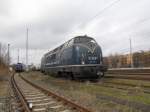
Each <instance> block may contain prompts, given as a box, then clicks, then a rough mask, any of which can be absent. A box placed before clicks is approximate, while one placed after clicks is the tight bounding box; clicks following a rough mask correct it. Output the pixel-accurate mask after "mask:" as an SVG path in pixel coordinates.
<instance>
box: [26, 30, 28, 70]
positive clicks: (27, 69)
mask: <svg viewBox="0 0 150 112" xmlns="http://www.w3.org/2000/svg"><path fill="white" fill-rule="evenodd" d="M26 33H27V34H26V36H27V37H26V67H27V71H28V28H27V32H26Z"/></svg>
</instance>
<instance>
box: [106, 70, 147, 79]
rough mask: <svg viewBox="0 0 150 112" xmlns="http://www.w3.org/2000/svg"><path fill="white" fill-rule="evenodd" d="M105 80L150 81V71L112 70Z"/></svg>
mask: <svg viewBox="0 0 150 112" xmlns="http://www.w3.org/2000/svg"><path fill="white" fill-rule="evenodd" d="M105 78H118V79H132V80H145V81H149V80H150V69H111V70H108V72H107V75H105Z"/></svg>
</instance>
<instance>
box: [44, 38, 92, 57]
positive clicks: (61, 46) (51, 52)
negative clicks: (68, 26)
mask: <svg viewBox="0 0 150 112" xmlns="http://www.w3.org/2000/svg"><path fill="white" fill-rule="evenodd" d="M79 38H88V39H91V40H94V39H93V38H92V37H89V36H87V35H83V36H76V37H73V38H72V39H70V40H68V41H67V42H65V43H64V44H62V45H60V46H59V47H57V48H55V49H53V50H51V51H49V52H48V53H46V54H45V55H44V56H47V55H49V54H53V53H55V52H56V51H58V50H59V49H62V48H63V47H64V46H65V44H68V43H69V42H70V41H71V40H73V43H74V42H75V40H76V39H79Z"/></svg>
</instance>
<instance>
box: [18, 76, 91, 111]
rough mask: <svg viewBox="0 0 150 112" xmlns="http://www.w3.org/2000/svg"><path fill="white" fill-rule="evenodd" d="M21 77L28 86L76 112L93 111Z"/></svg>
mask: <svg viewBox="0 0 150 112" xmlns="http://www.w3.org/2000/svg"><path fill="white" fill-rule="evenodd" d="M19 76H20V77H21V78H22V79H23V80H24V81H25V82H27V83H28V84H30V85H32V86H33V87H35V88H37V89H39V90H41V91H42V92H44V93H45V94H47V95H48V96H52V97H54V98H56V99H57V100H60V101H62V102H63V103H64V104H66V105H69V106H71V107H72V108H73V109H76V110H78V111H80V112H92V111H90V110H88V109H86V108H85V107H83V106H80V105H78V104H76V103H74V102H72V101H70V100H68V99H66V98H64V97H62V96H59V95H57V94H56V93H53V92H51V91H49V90H46V89H44V88H42V87H40V86H38V85H36V84H33V83H32V82H30V81H29V80H27V79H25V78H24V77H23V76H22V75H19Z"/></svg>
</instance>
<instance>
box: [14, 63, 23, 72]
mask: <svg viewBox="0 0 150 112" xmlns="http://www.w3.org/2000/svg"><path fill="white" fill-rule="evenodd" d="M14 69H15V71H16V72H24V71H25V65H24V64H23V63H17V64H15V65H14Z"/></svg>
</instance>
